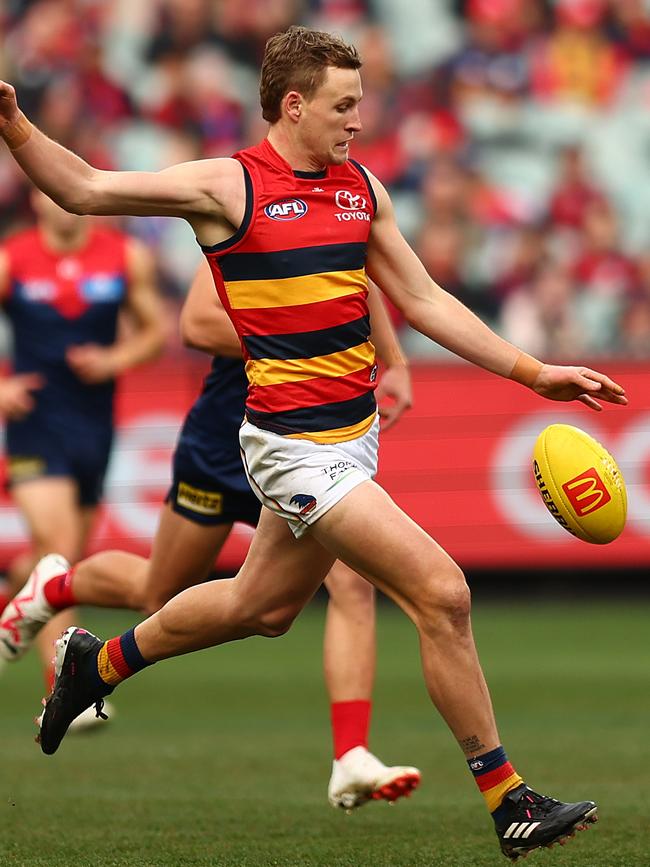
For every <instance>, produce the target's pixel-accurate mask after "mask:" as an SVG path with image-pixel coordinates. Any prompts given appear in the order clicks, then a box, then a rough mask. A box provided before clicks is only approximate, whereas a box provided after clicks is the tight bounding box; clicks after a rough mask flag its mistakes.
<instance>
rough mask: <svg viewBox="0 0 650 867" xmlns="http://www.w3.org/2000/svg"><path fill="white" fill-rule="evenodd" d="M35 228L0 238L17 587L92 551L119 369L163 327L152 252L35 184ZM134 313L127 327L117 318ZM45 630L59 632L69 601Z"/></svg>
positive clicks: (141, 354) (4, 403) (50, 635)
mask: <svg viewBox="0 0 650 867" xmlns="http://www.w3.org/2000/svg"><path fill="white" fill-rule="evenodd" d="M32 206H33V210H34V213H35V215H36V225H35V226H34V227H33V228H30V229H27V230H24V231H20V232H18V233H16V234H15V235H13V236H12V237H10V238H8V239H7V240H5V241H4V243H3V244H2V245H0V300H1V301H2V304H3V307H4V311H5V314H6V316H7V317H8V319H9V322H10V324H11V327H12V331H13V358H12V362H13V363H12V373H11V374H10V375H8V376H5V377H3V378H2V379H0V416H2V417H3V418H4V419H5V421H6V437H5V439H6V456H7V470H8V486H9V488H10V490H11V495H12V497H13V500H14V502H15V503H16V505H17V506H18V508H19V509H20V512H21V513H22V515H23V517H24V519H25V523H26V525H27V532H28V535H29V540H30V547H29V551H28V552H27V553H26V554H25V555H23V556H20V557H19V558H17V560H16V561H15V562H14V564H12V568H11V570H10V577H11V579H12V584H13V586H14V589H18V588H19V587H21V586H22V585H23V584H24V582H25V578H26V577H27V575H28V574H29V573H30V572H31V570H32V568H33V566H34V564H35V562H36V561H37V560H38V559H39V558H41V557H42V556H43V555H45V554H47V553H48V552H50V551H58V552H60V554H61V555H62V556H63V557H65V558H66V559H67V560H68V561H70V562H73V563H74V562H76V561H77V560H78V559H79V558H80V557H81V556H82V555H83V552H84V548H85V545H86V541H87V539H88V534H89V532H90V530H91V528H92V525H93V520H94V518H95V515H96V513H97V507H98V504H99V502H100V500H101V497H102V490H103V485H104V476H105V473H106V468H107V464H108V459H109V455H110V450H111V442H112V439H113V398H114V392H115V378H116V377H117V376H119V375H120V374H121V373H122V372H123V371H125V370H127V369H128V368H130V367H132V366H133V365H136V364H139V363H140V362H144V361H147V360H149V359H151V358H153V357H155V356H156V355H157V354H158V353H159V352H160V351H161V349H162V347H163V344H164V339H165V330H164V327H163V317H162V306H161V303H160V299H159V295H158V290H157V285H156V279H155V268H154V264H153V259H152V257H151V254H150V253H149V252H148V250H147V249H146V248H145V247H144V246H143V245H142V244H141V243H140V242H139V241H136V240H135V239H133V238H131V237H128V236H126V235H125V234H123V233H122V232H119V231H116V230H115V229H113V228H108V227H107V226H105V225H103V224H101V223H100V222H99V221H93V220H92V219H89V218H86V217H79V216H75V215H73V214H69V213H67V211H64V210H63V209H62V208H60V207H59V206H58V205H56V204H55V203H54V202H53V201H52V200H51V199H49V198H48V197H47V196H45V195H44V194H43V193H41V192H39V191H34V193H33V194H32ZM123 315H125V316H126V321H125V322H124V326H125V330H126V329H130V330H128V331H127V333H126V334H125V336H123V337H118V324H120V323H121V317H122V316H123ZM60 617H64V618H65V623H63V622H62V620H61V619H60V618H57V620H56V621H55V622H54V623H53V624H52V625H51V626H48V628H47V629H46V630H45V631H44V633H43V634H42V635H41V636H40V643H41V652H42V655H43V661H44V664H45V666H46V677H47V678H49V677H50V671H51V663H50V658H51V656H52V644H53V641H54V640H55V638H56V636H57V634H59V633H60V630H61V628H62V626H65V625H66V624H67V623H69V622H70V613H67V614H64V615H61V616H60Z"/></svg>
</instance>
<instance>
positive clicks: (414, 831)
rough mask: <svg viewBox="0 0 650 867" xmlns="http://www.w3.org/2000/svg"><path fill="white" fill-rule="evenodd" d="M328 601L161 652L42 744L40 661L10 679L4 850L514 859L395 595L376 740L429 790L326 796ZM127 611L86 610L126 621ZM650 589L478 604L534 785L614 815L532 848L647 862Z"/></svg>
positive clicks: (450, 866)
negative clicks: (288, 619)
mask: <svg viewBox="0 0 650 867" xmlns="http://www.w3.org/2000/svg"><path fill="white" fill-rule="evenodd" d="M322 619H323V608H322V606H321V605H319V604H314V605H313V606H312V607H311V608H310V609H309V610H308V611H307V612H305V614H304V615H303V616H302V617H301V618H300V619H299V621H298V622H297V623H296V625H295V627H294V629H293V630H292V632H291V633H290V634H289V635H287V636H285V637H284V638H282V639H280V640H276V641H268V640H263V639H256V640H250V641H247V642H243V643H239V644H236V645H231V646H229V647H224V648H217V649H214V650H210V651H205V652H203V653H200V654H194V655H193V656H190V657H186V658H183V659H176V660H172V661H169V662H166V663H162V664H159V665H157V666H155V667H154V668H152V669H151V670H149V671H147V672H145V673H143V674H141V675H139V676H138V677H136V678H134V679H133V680H132V681H131V682H129V683H127V684H125V685H124V686H123V687H121V689H120V691H119V693H118V695H117V697H116V699H115V703H116V705H117V715H116V717H115V719H114V720H112V721H111V722H110V723H109V724H106V728H105V730H103V731H101V732H97V733H95V734H92V735H86V736H77V737H76V738H74V739H73V738H72V737H71V738H69V739H66V740H65V741H64V743H63V745H62V747H61V749H60V750H59V752H58V753H57V754H56V756H53V757H45V756H43V755H41V753H40V751H39V749H38V748H37V747H36V745H35V744H34V743H33V742H32V727H31V723H30V719H31V716H32V715H33V713H34V711H35V710H36V707H37V700H36V699H37V698H38V697H40V693H39V691H38V674H37V670H36V664H35V661H34V659H32V658H31V657H28V658H27V659H26V660H25V661H24V662H22V663H20V664H19V665H16V666H13V667H11V668H10V669H8V670H6V671H5V672H4V675H3V677H2V679H1V680H0V709H1V713H0V743H1V744H2V764H1V765H0V767H1V780H0V865H2V867H6V865H12V867H18V865H20V867H41V865H42V867H46V865H47V867H59V865H60V867H71V865H74V867H85V865H88V867H90V865H92V867H96V865H97V867H111V865H120V867H144V865H147V867H159V865H160V867H167V865H169V867H184V865H188V867H189V865H197V867H198V865H201V867H204V865H205V867H207V865H216V867H221V865H224V867H226V865H228V867H248V865H251V867H253V865H254V867H266V865H291V867H293V865H296V867H298V865H323V867H343V865H346V867H361V865H364V867H365V865H367V867H388V865H390V867H397V865H404V867H417V865H447V867H471V865H499V864H506V863H508V862H507V861H506V860H505V859H504V858H503V857H502V856H501V855H500V854H499V853H498V848H497V846H496V843H495V839H496V838H494V836H493V831H492V828H491V822H490V820H489V817H488V816H487V814H486V812H485V809H484V807H483V803H482V800H481V798H480V796H479V795H478V793H477V791H476V789H475V786H474V783H473V782H472V780H471V778H470V776H469V773H468V771H467V770H466V768H465V765H464V762H463V759H462V756H461V755H460V753H459V752H458V749H457V747H456V746H455V744H454V742H453V740H452V738H451V736H450V735H449V733H448V731H447V730H446V728H445V726H444V725H443V724H442V722H441V721H440V719H439V718H438V717H437V715H436V714H435V712H433V711H432V710H431V709H430V707H429V703H428V699H427V697H426V694H425V691H424V687H423V685H422V682H421V677H420V669H419V663H418V658H417V645H416V641H415V636H414V633H413V630H412V628H411V627H410V625H409V624H408V623H407V622H406V621H405V619H404V618H403V617H402V616H401V615H399V614H398V613H396V612H395V611H394V610H393V609H392V608H390V607H388V606H382V608H381V612H380V624H379V626H380V658H379V667H378V683H377V691H376V702H375V717H374V725H373V736H372V744H371V746H372V747H373V748H374V750H375V751H376V752H377V753H378V754H379V755H380V756H381V757H382V758H384V759H385V760H386V761H389V762H393V761H395V762H407V763H410V762H412V763H414V764H417V765H419V767H420V768H421V769H422V771H423V782H422V786H421V788H420V790H419V791H418V792H417V793H416V794H415V795H414V796H413V798H412V799H411V800H408V801H404V802H400V803H399V804H397V805H395V806H394V807H390V806H388V805H387V804H384V803H381V804H370V805H368V806H366V807H364V808H363V809H361V810H358V811H357V812H356V813H355V814H353V815H351V816H347V815H345V814H343V813H340V814H339V813H337V812H336V811H334V810H332V809H331V808H330V807H329V806H328V804H327V802H326V799H325V788H326V784H327V780H328V776H329V765H330V744H329V730H328V722H327V702H326V699H325V696H324V691H323V687H322V683H321V677H320V646H321V639H322ZM131 620H132V618H130V617H128V616H126V617H125V616H123V615H115V614H112V613H111V614H99V615H98V614H91V613H88V615H87V617H86V620H85V622H86V624H87V625H88V626H89V627H90V628H94V629H95V630H97V631H98V632H99V633H100V634H102V635H106V634H114V633H115V632H117V631H118V630H120V629H121V628H122V627H123V626H126V625H127V624H128V623H130V622H131ZM649 621H650V605H649V604H648V603H647V602H643V603H641V604H635V605H623V604H617V603H599V604H589V603H585V604H578V603H575V602H574V603H567V604H564V605H549V604H540V603H538V602H529V603H526V604H522V605H518V606H507V605H504V604H499V605H497V604H487V603H482V604H478V605H477V606H476V607H475V613H474V626H475V632H476V635H477V640H478V643H479V648H480V651H481V656H482V659H483V663H484V667H485V670H486V673H487V675H488V679H489V681H490V684H491V688H492V693H493V698H494V702H495V705H496V707H497V715H498V718H499V721H500V727H501V733H502V737H503V740H504V742H505V744H506V748H507V749H508V752H509V755H510V757H511V759H512V760H513V762H514V763H515V764H516V766H517V767H518V769H519V770H520V771H521V772H522V773H523V774H524V775H525V776H526V778H527V779H528V780H529V782H530V783H531V784H532V785H533V786H537V787H539V788H540V789H541V790H543V791H548V792H549V793H552V794H555V795H558V796H560V797H563V798H566V799H572V798H575V799H579V798H583V797H589V798H594V799H595V800H597V801H598V802H599V805H600V810H601V821H600V822H599V824H598V825H597V826H596V827H595V828H594V829H592V830H590V831H589V832H588V833H586V834H580V835H578V837H577V838H576V839H575V840H573V841H572V842H571V843H570V844H569V845H568V846H567V847H566V848H564V849H562V850H560V849H558V848H555V849H553V851H552V852H549V851H540V852H536V853H535V854H534V855H533V856H531V858H530V859H529V860H527V861H526V862H525V863H526V864H537V865H552V864H553V865H554V864H558V865H584V867H617V865H621V867H623V865H624V867H632V865H634V867H639V865H650V836H649V834H648V828H649V819H648V816H649V815H650V800H649V796H648V792H649V791H650V785H649V783H650V738H649V737H648V720H649V719H650V690H649V689H648V640H647V635H648V622H649Z"/></svg>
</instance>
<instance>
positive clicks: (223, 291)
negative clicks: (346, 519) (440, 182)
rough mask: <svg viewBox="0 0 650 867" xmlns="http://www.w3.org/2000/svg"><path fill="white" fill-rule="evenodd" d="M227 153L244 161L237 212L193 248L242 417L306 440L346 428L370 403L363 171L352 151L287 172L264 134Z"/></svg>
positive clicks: (367, 193)
mask: <svg viewBox="0 0 650 867" xmlns="http://www.w3.org/2000/svg"><path fill="white" fill-rule="evenodd" d="M234 158H235V159H237V160H239V161H240V162H241V164H242V166H243V168H244V177H245V183H246V212H245V216H244V220H243V222H242V225H241V226H240V228H239V229H238V231H237V232H236V233H235V235H233V237H232V238H229V239H228V240H226V241H224V242H222V243H220V244H216V245H214V246H211V247H205V246H204V247H203V252H204V253H205V255H206V258H207V260H208V262H209V264H210V267H211V269H212V274H213V276H214V281H215V285H216V287H217V291H218V293H219V297H220V298H221V301H222V303H223V305H224V307H225V309H226V311H227V313H228V315H229V316H230V318H231V320H232V322H233V325H234V326H235V329H236V331H237V334H238V335H239V339H240V341H241V345H242V351H243V354H244V360H245V369H246V376H247V379H248V396H247V401H246V418H247V419H248V421H249V422H250V423H251V424H253V425H255V426H256V427H259V428H262V429H264V430H269V431H272V432H274V433H277V434H281V435H283V436H288V437H295V438H300V439H307V440H311V441H313V442H317V443H335V442H345V441H347V440H352V439H355V438H356V437H358V436H361V435H362V434H364V433H365V432H366V431H367V430H369V428H370V426H371V424H372V422H373V420H374V418H375V414H376V403H375V398H374V389H375V379H376V372H377V370H376V365H375V351H374V347H373V345H372V344H371V343H370V341H369V335H370V321H369V314H368V303H367V296H368V287H367V279H366V272H365V262H366V249H367V242H368V236H369V233H370V225H371V221H372V219H373V217H374V215H375V211H376V200H375V196H374V192H373V190H372V188H371V185H370V183H369V180H368V178H367V176H366V174H365V171H364V170H363V168H362V167H361V166H360V165H358V164H357V163H354V162H353V161H348V162H346V163H344V164H343V165H341V166H328V167H327V168H326V169H324V170H323V171H322V172H298V171H294V170H293V169H292V168H291V167H290V165H289V164H288V163H287V162H286V161H285V160H284V159H283V158H282V157H281V156H280V155H279V154H278V153H277V152H276V151H275V150H274V149H273V147H272V146H271V145H270V143H269V142H268V141H267V140H265V141H264V142H262V144H260V145H257V146H255V147H252V148H247V149H245V150H242V151H239V152H238V153H237V154H235V157H234Z"/></svg>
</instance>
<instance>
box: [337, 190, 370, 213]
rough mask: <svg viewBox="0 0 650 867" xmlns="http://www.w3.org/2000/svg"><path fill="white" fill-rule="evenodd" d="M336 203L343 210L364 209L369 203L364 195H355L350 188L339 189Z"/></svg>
mask: <svg viewBox="0 0 650 867" xmlns="http://www.w3.org/2000/svg"><path fill="white" fill-rule="evenodd" d="M336 204H337V206H338V207H339V208H341V210H343V211H362V210H363V209H364V208H366V207H368V203H367V202H366V200H365V199H364V197H363V196H355V195H354V194H353V193H351V192H350V191H349V190H338V191H337V193H336Z"/></svg>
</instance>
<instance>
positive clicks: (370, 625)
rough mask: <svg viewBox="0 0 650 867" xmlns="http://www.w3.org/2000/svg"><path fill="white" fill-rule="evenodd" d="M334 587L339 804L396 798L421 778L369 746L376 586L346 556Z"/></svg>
mask: <svg viewBox="0 0 650 867" xmlns="http://www.w3.org/2000/svg"><path fill="white" fill-rule="evenodd" d="M325 586H326V587H327V590H328V593H329V597H330V598H329V602H328V605H327V616H326V619H325V638H324V646H323V667H324V672H325V683H326V686H327V692H328V695H329V699H330V711H331V720H332V735H333V741H334V762H333V765H332V775H331V777H330V781H329V786H328V793H327V794H328V799H329V802H330V804H332V806H333V807H342V808H344V809H346V810H350V809H352V808H354V807H360V806H362V805H363V804H367V803H368V802H369V801H370V800H373V799H374V800H381V799H383V800H387V801H395V800H397V798H399V797H401V796H402V795H409V794H410V793H411V792H412V791H413V789H414V788H416V786H417V785H418V783H419V781H420V773H419V771H418V770H417V769H416V768H412V767H402V766H396V767H387V766H386V765H384V764H383V762H381V761H379V759H378V758H377V757H376V756H374V755H373V754H372V753H371V752H369V750H368V730H369V726H370V714H371V702H372V686H373V681H374V675H375V656H376V654H375V590H374V587H373V586H372V584H370V583H369V582H368V581H366V580H365V579H364V578H362V577H361V576H360V575H357V573H356V572H353V571H352V569H350V568H349V567H348V566H346V565H345V564H344V563H341V561H340V560H337V561H336V563H335V564H334V565H333V566H332V568H331V569H330V572H329V574H328V576H327V578H326V579H325Z"/></svg>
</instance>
